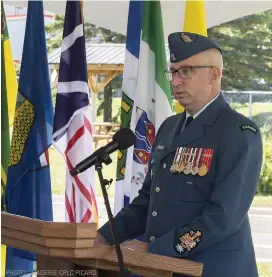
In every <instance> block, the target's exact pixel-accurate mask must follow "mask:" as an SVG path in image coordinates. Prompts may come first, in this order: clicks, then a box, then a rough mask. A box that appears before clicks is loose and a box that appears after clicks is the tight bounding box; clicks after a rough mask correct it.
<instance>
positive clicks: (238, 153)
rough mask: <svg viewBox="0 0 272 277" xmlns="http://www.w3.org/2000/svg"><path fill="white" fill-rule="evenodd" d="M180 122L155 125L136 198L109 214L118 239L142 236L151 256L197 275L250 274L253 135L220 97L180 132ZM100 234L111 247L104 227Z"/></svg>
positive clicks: (256, 166) (257, 142) (257, 164)
mask: <svg viewBox="0 0 272 277" xmlns="http://www.w3.org/2000/svg"><path fill="white" fill-rule="evenodd" d="M184 120H185V113H182V114H178V115H174V116H171V117H169V118H167V119H166V120H165V121H164V123H163V124H162V125H161V127H160V129H159V131H158V133H157V136H156V140H155V142H154V144H153V149H152V154H151V158H150V161H149V169H148V173H147V175H146V178H145V181H144V183H143V186H142V188H141V189H140V190H139V195H138V196H137V197H136V198H135V199H134V200H133V202H132V203H131V204H129V205H127V206H126V207H124V208H123V209H122V210H121V211H120V212H119V213H118V215H117V216H116V217H115V223H116V228H117V233H118V236H119V240H120V242H123V241H125V240H129V239H134V238H138V237H140V236H141V235H143V234H144V235H145V241H146V242H147V243H149V244H148V251H149V252H150V253H154V254H160V255H165V256H170V257H176V258H186V259H189V260H193V261H199V262H202V263H203V264H204V269H203V275H202V276H203V277H256V276H258V272H257V267H256V260H255V253H254V248H253V242H252V236H251V228H250V223H249V218H248V210H249V208H250V205H251V203H252V200H253V197H254V194H255V192H256V186H257V183H258V178H259V174H260V170H261V165H262V140H261V135H260V132H259V130H258V128H257V127H256V126H255V124H254V123H253V122H252V121H251V120H249V119H248V118H246V117H244V116H243V115H241V114H239V113H237V112H235V111H234V110H232V109H231V108H230V107H229V105H228V104H227V103H226V102H225V100H224V98H223V96H222V95H220V96H219V97H218V98H217V99H216V100H215V101H214V102H212V103H211V104H210V105H209V106H208V107H207V108H206V109H205V110H204V111H203V112H202V113H201V114H200V115H199V116H198V117H197V118H196V119H194V120H193V121H192V122H191V123H190V124H189V125H188V126H187V127H186V128H185V130H184V131H183V132H182V133H180V130H181V126H182V124H183V122H184ZM193 154H195V155H193ZM194 169H195V171H194ZM99 231H100V232H101V234H102V235H104V236H105V237H106V238H107V239H108V240H109V241H110V243H112V237H111V231H110V227H109V224H108V223H106V224H105V225H104V226H102V227H101V228H100V230H99Z"/></svg>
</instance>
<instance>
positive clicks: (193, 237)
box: [175, 231, 202, 254]
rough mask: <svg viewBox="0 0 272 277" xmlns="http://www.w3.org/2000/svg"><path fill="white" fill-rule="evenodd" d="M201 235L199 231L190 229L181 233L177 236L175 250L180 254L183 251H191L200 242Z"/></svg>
mask: <svg viewBox="0 0 272 277" xmlns="http://www.w3.org/2000/svg"><path fill="white" fill-rule="evenodd" d="M201 236H202V234H201V232H200V231H196V232H195V231H190V232H188V233H185V234H183V235H182V236H181V237H180V238H179V241H180V242H179V243H177V245H176V246H175V247H176V250H177V252H179V253H180V254H181V253H183V252H184V251H191V250H192V249H193V248H195V247H196V246H197V244H198V243H199V242H200V237H201Z"/></svg>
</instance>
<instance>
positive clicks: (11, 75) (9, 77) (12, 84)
mask: <svg viewBox="0 0 272 277" xmlns="http://www.w3.org/2000/svg"><path fill="white" fill-rule="evenodd" d="M1 42H2V43H1V49H2V48H3V52H2V56H1V57H2V63H4V68H3V69H4V73H3V72H2V75H1V77H2V78H1V80H4V79H5V84H6V91H7V103H8V115H9V126H11V125H12V124H13V121H14V113H15V105H16V97H17V90H18V84H17V79H16V72H15V67H14V62H13V57H12V52H11V45H10V39H9V34H8V25H7V21H6V16H5V11H4V5H3V2H2V1H1ZM3 78H4V79H3Z"/></svg>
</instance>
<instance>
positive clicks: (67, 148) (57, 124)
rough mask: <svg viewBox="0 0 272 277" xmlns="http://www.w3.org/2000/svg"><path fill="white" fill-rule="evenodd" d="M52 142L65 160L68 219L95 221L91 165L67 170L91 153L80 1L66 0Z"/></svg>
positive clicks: (87, 89) (90, 128)
mask: <svg viewBox="0 0 272 277" xmlns="http://www.w3.org/2000/svg"><path fill="white" fill-rule="evenodd" d="M53 144H54V146H55V147H56V148H57V149H58V151H60V153H61V154H62V155H63V157H64V159H65V162H66V166H67V169H66V187H65V207H66V221H68V222H84V223H87V222H97V219H98V214H97V204H96V196H95V183H94V169H93V168H90V169H88V170H86V171H85V172H83V173H81V174H79V175H78V176H75V177H72V176H71V175H70V173H69V171H70V170H71V169H72V168H73V167H74V166H75V165H76V164H77V163H79V162H80V161H82V160H83V159H85V158H86V157H87V156H89V155H91V154H92V153H93V147H92V127H91V113H90V106H89V88H88V75H87V62H86V49H85V37H84V23H83V17H82V9H81V1H67V4H66V12H65V21H64V30H63V41H62V46H61V59H60V68H59V77H58V91H57V98H56V108H55V118H54V131H53Z"/></svg>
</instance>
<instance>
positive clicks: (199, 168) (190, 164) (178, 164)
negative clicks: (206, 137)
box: [170, 147, 214, 176]
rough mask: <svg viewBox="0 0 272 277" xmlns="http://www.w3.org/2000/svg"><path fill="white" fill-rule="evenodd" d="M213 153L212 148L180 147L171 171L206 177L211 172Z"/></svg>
mask: <svg viewBox="0 0 272 277" xmlns="http://www.w3.org/2000/svg"><path fill="white" fill-rule="evenodd" d="M213 152H214V151H213V149H210V148H188V147H178V148H177V150H176V154H175V157H174V160H173V164H172V166H171V167H170V171H171V172H172V173H175V172H177V173H184V174H186V175H189V174H192V175H199V176H205V175H206V174H207V173H208V172H209V170H210V166H211V162H212V157H213Z"/></svg>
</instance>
